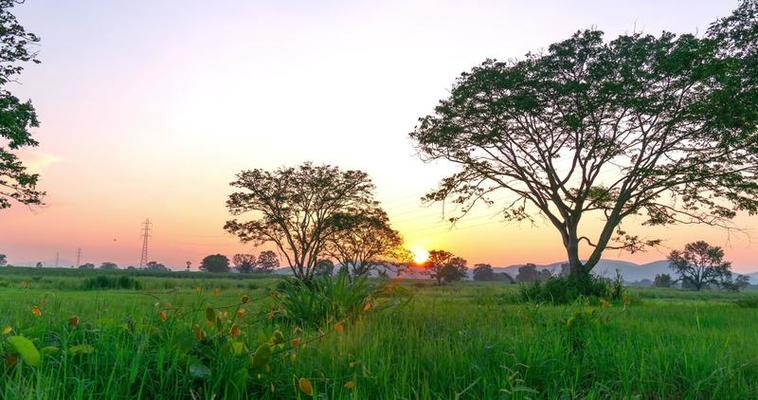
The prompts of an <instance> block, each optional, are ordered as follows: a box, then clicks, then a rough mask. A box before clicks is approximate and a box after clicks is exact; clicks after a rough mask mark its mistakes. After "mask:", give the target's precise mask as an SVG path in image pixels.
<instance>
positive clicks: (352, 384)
mask: <svg viewBox="0 0 758 400" xmlns="http://www.w3.org/2000/svg"><path fill="white" fill-rule="evenodd" d="M342 386H343V387H344V388H345V389H352V388H354V387H355V382H353V381H347V382H345V384H344V385H342Z"/></svg>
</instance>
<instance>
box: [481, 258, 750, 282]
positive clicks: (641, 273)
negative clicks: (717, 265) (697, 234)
mask: <svg viewBox="0 0 758 400" xmlns="http://www.w3.org/2000/svg"><path fill="white" fill-rule="evenodd" d="M563 263H565V261H563V262H556V263H552V264H543V265H537V270H540V271H541V270H543V269H547V270H549V271H550V272H552V273H553V275H557V274H559V273H560V272H561V264H563ZM523 265H524V264H517V265H509V266H507V267H497V268H493V270H495V272H505V273H507V274H508V275H510V276H512V277H513V278H515V277H516V275H517V274H518V269H519V267H522V266H523ZM617 270H618V271H619V273H620V274H621V278H622V279H623V280H624V281H625V282H637V281H641V280H643V279H649V280H651V281H652V280H653V279H655V276H656V275H658V274H670V273H671V270H670V269H669V267H668V261H666V260H660V261H654V262H651V263H648V264H642V265H639V264H635V263H633V262H629V261H621V260H600V261H599V262H598V263H597V265H596V266H595V267H594V268H593V269H592V272H593V273H595V274H596V275H600V276H604V277H606V278H615V277H616V271H617ZM756 279H758V278H756Z"/></svg>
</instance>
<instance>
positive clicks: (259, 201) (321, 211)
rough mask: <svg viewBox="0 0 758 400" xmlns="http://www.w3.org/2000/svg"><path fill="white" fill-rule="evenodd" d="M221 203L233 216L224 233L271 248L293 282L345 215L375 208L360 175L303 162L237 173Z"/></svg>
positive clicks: (307, 274)
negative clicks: (245, 217) (231, 190)
mask: <svg viewBox="0 0 758 400" xmlns="http://www.w3.org/2000/svg"><path fill="white" fill-rule="evenodd" d="M231 185H232V186H233V187H235V188H238V189H242V191H238V192H234V193H232V194H231V195H230V196H229V199H228V200H227V202H226V205H227V208H228V209H229V211H230V212H231V214H232V215H234V216H240V215H244V214H248V213H250V214H252V219H250V220H246V221H243V220H238V219H233V220H230V221H228V222H227V223H226V225H225V226H224V229H226V230H227V231H228V232H230V233H233V234H235V235H237V236H238V237H239V238H240V240H241V241H242V242H244V243H246V242H253V243H254V244H255V245H260V244H263V243H273V244H275V245H276V247H277V248H278V249H279V251H280V252H281V254H283V255H284V258H285V259H286V261H287V264H288V265H289V267H290V268H291V269H292V272H293V274H294V276H295V277H297V278H299V279H301V280H304V281H308V280H310V279H312V278H313V275H314V267H315V266H316V263H317V262H318V261H319V259H320V256H321V254H322V253H323V252H325V250H326V246H327V243H328V242H329V240H330V239H331V238H332V237H333V236H334V235H335V234H336V233H337V232H338V231H339V230H340V229H341V224H340V223H339V221H340V220H341V218H343V217H344V216H345V215H357V214H360V213H362V212H363V211H365V210H370V209H372V208H375V207H377V203H376V201H374V193H373V192H374V184H373V183H372V182H371V179H370V178H369V177H368V175H367V174H366V173H365V172H362V171H355V170H342V169H340V168H338V167H334V166H331V165H313V164H311V163H304V164H302V165H300V166H299V167H295V168H279V169H276V170H274V171H267V170H263V169H254V170H247V171H242V172H240V173H239V174H238V175H237V180H236V181H234V182H232V183H231Z"/></svg>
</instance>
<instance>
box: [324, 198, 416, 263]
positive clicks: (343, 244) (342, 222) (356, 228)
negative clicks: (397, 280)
mask: <svg viewBox="0 0 758 400" xmlns="http://www.w3.org/2000/svg"><path fill="white" fill-rule="evenodd" d="M335 220H336V221H337V222H336V223H337V225H338V227H339V229H338V230H337V231H336V232H335V233H334V235H332V236H331V237H330V238H329V240H328V241H327V246H326V249H325V250H326V253H327V254H329V255H330V256H331V257H333V258H334V259H336V260H337V262H338V263H339V264H340V265H343V266H345V267H347V268H348V269H349V272H350V273H351V274H352V275H354V276H363V275H368V273H369V272H370V271H371V269H372V268H374V267H376V266H378V265H380V264H382V262H384V261H385V260H386V261H387V262H392V261H394V260H397V259H398V258H399V254H400V252H402V248H401V246H402V244H403V237H402V236H400V233H399V232H398V231H396V230H394V229H392V227H391V226H390V223H389V218H388V217H387V213H386V212H384V210H382V209H381V208H380V207H373V208H369V209H367V210H355V211H354V212H348V213H344V214H340V215H338V216H337V217H336V218H335Z"/></svg>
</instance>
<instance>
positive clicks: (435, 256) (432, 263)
mask: <svg viewBox="0 0 758 400" xmlns="http://www.w3.org/2000/svg"><path fill="white" fill-rule="evenodd" d="M452 259H453V253H450V252H449V251H445V250H431V251H430V252H429V257H428V258H427V259H426V262H424V263H423V264H422V265H421V266H422V267H423V268H424V271H425V272H426V273H427V274H429V276H431V277H432V278H433V279H436V280H437V284H438V285H441V284H442V280H443V275H442V268H444V267H445V265H447V264H448V263H449V262H450V260H452Z"/></svg>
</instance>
